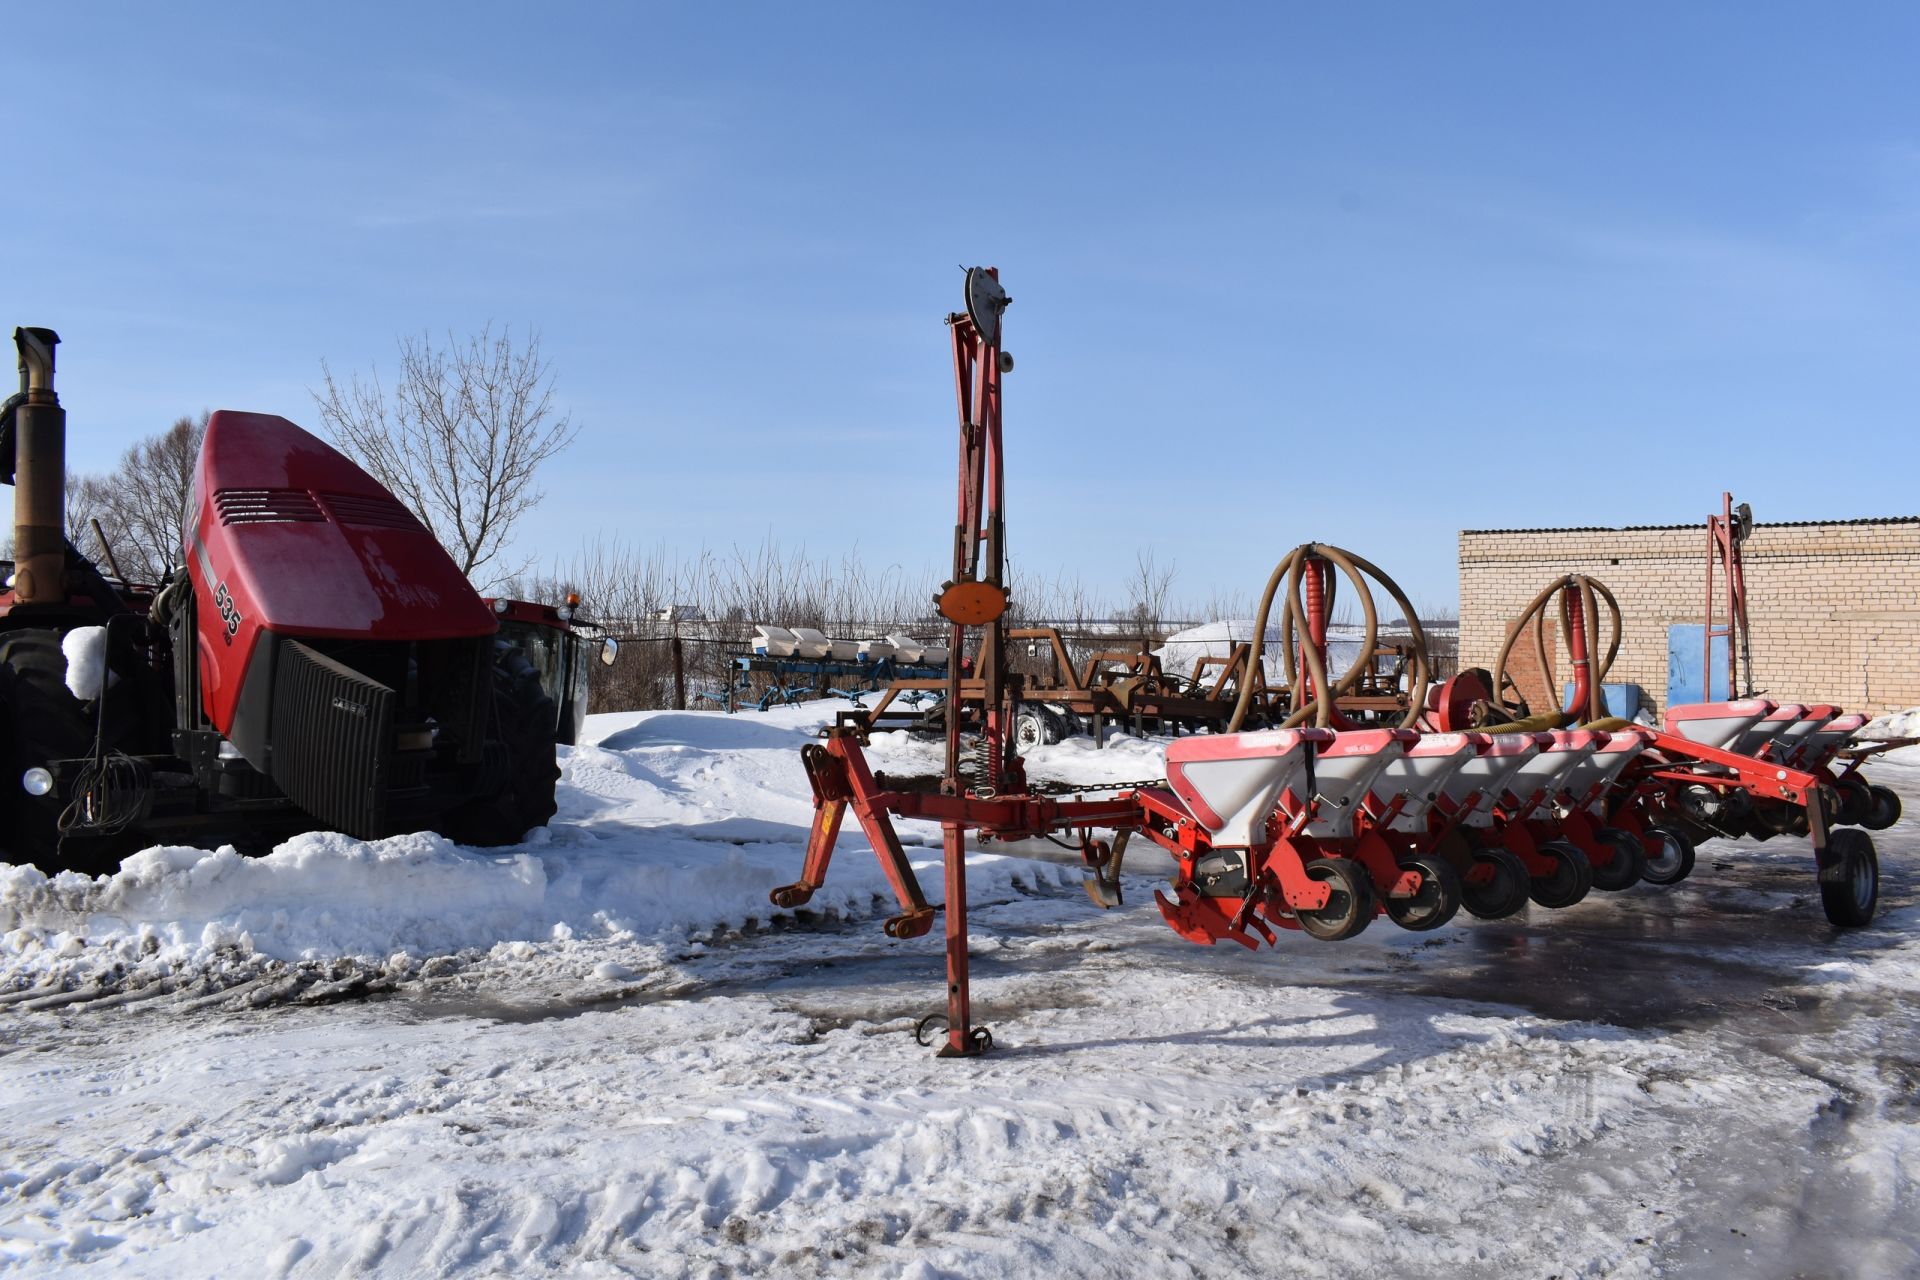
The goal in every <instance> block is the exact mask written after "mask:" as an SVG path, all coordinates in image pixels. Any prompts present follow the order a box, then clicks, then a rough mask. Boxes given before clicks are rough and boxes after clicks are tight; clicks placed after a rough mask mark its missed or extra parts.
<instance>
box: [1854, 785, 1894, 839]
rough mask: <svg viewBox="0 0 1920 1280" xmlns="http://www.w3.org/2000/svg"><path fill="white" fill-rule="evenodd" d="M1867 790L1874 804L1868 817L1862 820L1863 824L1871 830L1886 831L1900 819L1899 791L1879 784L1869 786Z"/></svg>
mask: <svg viewBox="0 0 1920 1280" xmlns="http://www.w3.org/2000/svg"><path fill="white" fill-rule="evenodd" d="M1867 791H1868V794H1869V795H1871V796H1872V797H1873V805H1872V807H1871V808H1870V809H1869V810H1868V812H1867V816H1866V819H1865V820H1864V821H1863V822H1861V824H1860V825H1861V826H1863V827H1865V828H1866V829H1867V830H1869V831H1885V830H1886V829H1887V828H1888V827H1890V826H1892V825H1893V824H1894V823H1896V822H1898V821H1900V793H1899V792H1897V791H1895V790H1894V789H1893V788H1892V787H1883V786H1880V785H1878V784H1875V785H1874V786H1872V787H1869V788H1867Z"/></svg>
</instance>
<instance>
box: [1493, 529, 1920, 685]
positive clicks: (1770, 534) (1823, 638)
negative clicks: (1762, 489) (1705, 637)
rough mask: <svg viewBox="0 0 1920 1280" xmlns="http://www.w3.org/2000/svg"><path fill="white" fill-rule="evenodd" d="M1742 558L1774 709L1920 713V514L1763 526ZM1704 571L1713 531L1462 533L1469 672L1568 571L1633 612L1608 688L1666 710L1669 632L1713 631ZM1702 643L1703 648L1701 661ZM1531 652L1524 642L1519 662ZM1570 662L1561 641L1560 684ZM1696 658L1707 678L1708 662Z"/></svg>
mask: <svg viewBox="0 0 1920 1280" xmlns="http://www.w3.org/2000/svg"><path fill="white" fill-rule="evenodd" d="M1744 559H1745V564H1746V583H1747V599H1748V614H1749V616H1750V618H1751V619H1752V625H1753V677H1754V685H1755V687H1756V688H1757V689H1759V690H1761V691H1762V692H1764V693H1765V694H1766V696H1768V697H1771V698H1773V699H1774V700H1775V701H1793V702H1834V703H1838V704H1840V705H1841V706H1844V707H1846V708H1847V709H1848V710H1851V711H1867V712H1870V713H1878V712H1882V711H1888V710H1894V709H1899V708H1905V707H1911V706H1916V705H1920V516H1897V517H1893V518H1889V519H1880V520H1836V521H1822V522H1806V523H1793V524H1757V525H1755V526H1754V529H1753V534H1752V536H1751V537H1749V538H1748V539H1747V542H1746V544H1745V547H1744ZM1706 572H1707V534H1706V526H1705V522H1704V521H1703V522H1701V523H1699V524H1689V525H1662V526H1651V527H1636V528H1626V529H1469V530H1466V531H1464V532H1462V533H1461V535H1460V665H1461V666H1463V667H1470V666H1483V667H1488V668H1491V667H1492V666H1493V662H1494V659H1495V658H1496V657H1498V656H1499V652H1500V646H1501V644H1502V643H1503V642H1504V641H1505V639H1506V636H1507V633H1508V630H1509V629H1510V628H1511V626H1512V623H1513V619H1515V618H1516V617H1518V615H1519V614H1520V611H1521V610H1523V609H1525V608H1526V607H1527V605H1528V603H1529V602H1530V601H1531V600H1532V599H1533V597H1534V596H1535V595H1536V594H1538V593H1539V591H1540V590H1541V589H1542V588H1543V587H1545V586H1546V585H1547V584H1548V583H1550V582H1552V581H1553V580H1554V579H1555V578H1556V577H1558V576H1560V575H1563V574H1568V573H1584V574H1587V575H1589V576H1590V577H1593V578H1596V579H1598V580H1599V581H1601V582H1603V583H1605V584H1606V585H1607V586H1608V587H1609V588H1611V589H1612V591H1613V593H1614V595H1615V597H1617V598H1618V600H1619V601H1620V609H1621V613H1622V614H1623V616H1624V632H1625V634H1624V636H1623V637H1622V641H1621V647H1620V656H1619V658H1618V659H1617V660H1616V661H1615V663H1614V667H1613V671H1612V673H1611V674H1610V675H1609V676H1608V679H1609V681H1610V682H1626V683H1631V684H1637V685H1639V686H1640V687H1641V689H1642V691H1643V696H1644V697H1645V699H1646V701H1647V703H1648V704H1650V705H1651V707H1652V708H1653V709H1654V710H1655V711H1659V710H1662V709H1664V707H1665V704H1666V699H1667V689H1668V675H1669V673H1668V646H1669V640H1670V630H1669V629H1670V628H1671V627H1673V626H1674V625H1675V624H1692V625H1694V626H1696V627H1697V626H1698V625H1699V624H1700V623H1701V622H1702V621H1703V617H1702V614H1703V610H1704V608H1705V604H1706ZM1724 600H1725V595H1724V590H1719V591H1716V605H1715V607H1716V610H1717V611H1719V612H1721V613H1724ZM1602 616H1603V619H1604V617H1605V608H1604V606H1602ZM1721 621H1724V619H1723V618H1722V619H1721ZM1602 643H1603V644H1604V636H1603V641H1602ZM1675 643H1676V647H1677V648H1679V649H1680V650H1682V651H1686V649H1685V645H1684V643H1682V642H1680V641H1678V640H1676V641H1675ZM1699 643H1700V641H1699V640H1698V638H1697V637H1696V638H1695V639H1693V641H1692V644H1693V646H1695V647H1694V648H1693V649H1692V650H1691V653H1693V654H1697V653H1698V648H1697V646H1698V645H1699ZM1530 647H1531V646H1530V645H1529V644H1528V642H1526V641H1524V640H1523V641H1521V642H1520V643H1519V644H1516V645H1515V654H1516V657H1517V656H1518V655H1520V654H1521V651H1522V650H1523V649H1528V648H1530ZM1565 652H1566V650H1565V645H1564V643H1562V644H1560V645H1559V649H1558V653H1559V656H1558V657H1557V658H1556V660H1555V667H1556V672H1555V673H1554V678H1555V679H1556V680H1558V681H1559V682H1561V683H1564V682H1565V680H1566V679H1567V678H1568V677H1567V673H1568V671H1569V670H1570V668H1569V667H1568V666H1567V660H1566V657H1565ZM1691 662H1692V663H1693V664H1694V666H1695V667H1696V668H1697V666H1698V664H1699V662H1700V658H1699V657H1698V656H1693V657H1691ZM1515 665H1516V661H1515V660H1514V659H1510V660H1509V666H1510V667H1513V666H1515ZM1525 665H1526V666H1527V667H1528V668H1532V667H1537V665H1538V663H1537V662H1527V663H1526V664H1525ZM1717 671H1718V673H1719V674H1717V675H1716V677H1715V684H1716V692H1717V693H1721V694H1722V695H1723V696H1724V681H1725V674H1724V673H1725V667H1724V665H1719V666H1717ZM1517 678H1519V679H1521V683H1522V688H1523V689H1528V686H1529V685H1532V686H1535V687H1536V688H1537V687H1538V686H1539V684H1540V683H1542V682H1539V681H1538V680H1537V677H1536V676H1534V674H1533V672H1532V671H1531V670H1530V669H1529V670H1528V671H1527V672H1526V673H1524V675H1522V676H1519V677H1517ZM1529 695H1530V698H1531V696H1532V691H1531V690H1529ZM1534 705H1535V706H1536V708H1537V707H1538V706H1539V705H1540V704H1539V703H1538V702H1536V703H1535V704H1534Z"/></svg>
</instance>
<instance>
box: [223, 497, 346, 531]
mask: <svg viewBox="0 0 1920 1280" xmlns="http://www.w3.org/2000/svg"><path fill="white" fill-rule="evenodd" d="M213 509H214V510H215V511H217V512H218V513H219V514H220V523H221V524H223V525H224V524H317V523H319V522H321V521H324V520H325V519H326V518H327V517H326V516H325V515H323V514H322V513H321V511H320V506H319V504H318V503H316V502H315V501H314V500H313V495H312V494H310V493H308V492H307V491H306V490H305V489H221V490H218V491H217V492H215V493H214V495H213Z"/></svg>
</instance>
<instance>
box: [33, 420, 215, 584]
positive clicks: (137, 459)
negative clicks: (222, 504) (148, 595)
mask: <svg viewBox="0 0 1920 1280" xmlns="http://www.w3.org/2000/svg"><path fill="white" fill-rule="evenodd" d="M207 418H208V414H207V413H206V412H205V411H202V412H201V414H200V416H199V417H197V418H194V417H181V418H176V419H174V423H173V425H172V426H170V427H168V428H167V429H166V430H165V431H161V432H157V433H155V434H154V435H151V436H148V437H147V438H146V439H144V440H141V441H139V442H138V443H137V444H135V445H133V446H132V447H131V448H129V449H128V450H127V451H126V452H125V453H124V454H122V455H121V456H120V463H119V465H118V466H116V467H115V468H114V469H113V470H112V471H110V472H108V473H107V474H106V475H104V476H91V475H82V474H78V473H75V474H71V475H69V476H68V477H67V539H68V541H70V542H72V543H73V545H74V546H76V547H78V548H80V550H81V551H82V552H84V553H86V554H87V555H88V556H89V557H91V558H93V559H96V560H100V559H106V560H108V561H110V562H111V563H112V564H115V565H117V566H118V567H119V570H120V572H122V573H124V574H125V575H126V576H127V577H128V579H130V580H131V581H134V582H146V583H153V584H159V583H161V582H164V581H166V580H167V578H168V577H170V576H171V575H172V574H173V572H174V570H176V569H178V568H180V566H181V565H182V564H184V563H185V557H186V553H185V551H184V549H183V548H184V544H185V541H186V533H185V530H186V525H187V519H188V517H189V516H190V515H191V512H189V511H188V509H187V504H188V501H189V499H190V497H191V495H192V490H193V469H194V465H195V463H196V462H197V461H198V459H199V457H200V442H201V441H202V440H203V439H204V438H205V437H206V434H207ZM96 520H97V521H99V522H100V529H101V532H102V534H104V536H105V539H106V544H107V545H106V547H105V548H103V547H102V546H101V545H100V539H99V538H98V537H96V536H95V535H94V531H93V522H94V521H96ZM103 552H106V553H107V554H106V555H104V556H103Z"/></svg>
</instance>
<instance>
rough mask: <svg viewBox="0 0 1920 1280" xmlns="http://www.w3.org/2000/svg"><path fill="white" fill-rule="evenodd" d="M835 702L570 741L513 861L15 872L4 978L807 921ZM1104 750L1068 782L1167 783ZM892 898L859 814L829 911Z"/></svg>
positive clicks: (332, 859)
mask: <svg viewBox="0 0 1920 1280" xmlns="http://www.w3.org/2000/svg"><path fill="white" fill-rule="evenodd" d="M830 711H831V708H827V709H826V710H821V709H818V708H806V707H794V708H784V709H782V710H781V711H779V712H774V713H769V714H768V715H765V716H761V715H757V714H755V715H741V716H734V717H728V716H725V715H723V714H721V713H718V712H694V713H686V712H681V713H673V712H663V713H657V714H654V715H651V716H627V717H621V718H619V719H617V720H615V721H614V722H613V723H612V724H600V725H598V726H596V727H597V728H599V729H600V730H601V731H602V732H606V731H607V730H609V729H611V730H612V732H611V733H610V734H609V735H608V736H607V737H606V738H605V739H604V740H603V742H602V743H601V744H600V745H587V746H581V747H579V748H576V749H573V750H571V751H568V750H566V749H564V748H563V749H562V766H563V767H562V781H561V784H560V792H559V802H560V813H559V816H558V817H557V818H556V819H555V821H554V824H553V825H552V826H551V827H549V828H547V829H544V830H541V831H536V832H534V833H532V836H531V838H530V839H529V840H528V841H527V843H525V844H523V845H519V846H514V847H512V848H506V849H472V848H465V847H462V846H460V845H456V844H454V843H452V842H451V841H448V840H447V839H445V838H444V837H441V836H437V835H433V834H430V833H419V834H412V835H402V836H394V837H392V838H389V839H386V840H375V841H364V840H355V839H352V838H351V837H348V836H343V835H339V834H337V833H332V832H314V833H309V834H306V835H302V836H297V837H295V838H294V839H291V840H288V841H287V842H285V843H284V844H282V845H281V846H280V847H279V848H277V849H275V850H274V851H273V852H272V853H271V854H269V855H267V856H266V857H262V858H248V857H243V856H241V855H240V854H238V853H235V852H234V851H233V850H232V849H231V848H225V849H220V850H218V851H208V850H204V849H193V848H186V847H159V848H152V849H147V850H145V851H143V852H141V853H138V854H135V855H134V856H132V857H130V858H128V859H127V860H126V861H125V863H124V864H123V865H122V866H121V869H120V871H119V872H118V873H117V874H115V875H112V876H101V877H98V878H89V877H86V876H82V875H77V874H74V873H72V872H67V873H63V874H61V875H58V876H55V877H52V878H49V877H47V876H45V875H43V874H42V873H41V872H39V871H38V870H36V869H34V868H32V867H27V866H18V867H16V866H6V865H4V864H0V986H13V987H19V986H38V985H44V984H46V983H49V982H53V981H56V980H58V981H65V982H73V981H84V980H96V979H101V978H103V977H105V976H107V975H110V974H119V975H121V976H125V975H127V974H128V973H132V974H134V975H136V976H140V975H145V974H152V973H168V974H179V973H181V972H193V971H198V970H205V969H212V968H215V967H220V966H225V967H228V968H231V967H232V966H233V965H234V963H235V962H236V959H245V958H249V957H250V958H252V959H254V960H256V961H259V962H267V961H279V962H283V963H288V964H291V963H295V962H302V961H308V962H310V961H322V960H328V959H333V958H339V957H373V958H390V957H393V956H395V955H400V956H411V957H421V956H436V955H447V954H453V953H457V952H460V951H463V950H470V949H475V948H478V949H482V950H484V949H487V948H491V947H493V946H494V945H495V944H498V943H503V942H504V943H524V944H527V945H528V946H529V947H533V946H538V945H542V944H546V943H550V942H552V941H554V940H556V939H557V940H562V941H564V940H567V939H572V938H574V937H581V938H589V937H601V938H612V939H616V940H629V939H638V938H662V937H679V938H685V937H687V936H689V935H693V934H698V933H706V932H710V931H712V930H715V929H724V928H736V927H741V926H746V925H750V924H752V923H755V922H763V921H766V920H769V919H770V918H771V917H773V916H776V915H786V914H791V913H789V912H782V911H777V910H776V909H775V908H774V907H772V906H771V904H769V902H768V901H767V894H768V892H769V891H770V890H772V889H773V888H775V887H777V886H779V885H782V884H788V883H791V882H792V881H793V880H795V879H796V878H797V877H798V875H799V872H800V866H801V861H802V855H803V851H804V847H805V841H806V835H807V831H808V828H809V826H810V825H811V822H812V817H813V802H812V793H811V791H810V790H809V789H808V786H807V782H806V777H805V774H804V772H803V770H802V769H801V766H800V756H799V747H800V745H801V744H802V743H804V742H806V741H807V740H809V738H810V737H811V733H812V730H813V729H814V728H816V727H817V725H818V723H819V722H820V721H821V720H822V719H823V718H824V716H825V715H827V714H830ZM1091 746H1092V744H1091V743H1090V742H1089V743H1087V744H1086V747H1087V748H1088V750H1087V751H1085V752H1082V751H1080V750H1078V749H1077V748H1076V747H1075V746H1074V744H1062V746H1061V747H1057V748H1050V749H1049V750H1050V751H1051V752H1053V753H1054V754H1055V755H1056V756H1057V757H1058V759H1059V761H1060V762H1061V764H1055V765H1053V772H1054V773H1055V775H1057V774H1058V773H1059V772H1060V768H1061V765H1062V764H1064V766H1065V767H1066V768H1067V769H1068V770H1069V771H1071V768H1072V766H1073V765H1074V764H1075V763H1076V762H1077V761H1078V760H1079V758H1080V757H1081V756H1082V755H1085V756H1087V757H1088V758H1089V759H1091V760H1093V763H1092V764H1091V765H1082V766H1081V768H1082V771H1083V772H1087V773H1089V774H1090V775H1092V776H1090V777H1088V778H1087V779H1086V780H1088V781H1091V782H1104V781H1109V780H1117V779H1110V778H1109V776H1107V775H1108V774H1111V773H1113V772H1116V771H1117V772H1119V773H1121V774H1124V775H1125V777H1126V778H1133V777H1144V776H1148V775H1152V776H1157V770H1158V768H1159V764H1158V752H1157V749H1155V748H1153V747H1152V746H1151V745H1150V744H1146V743H1142V742H1140V741H1139V740H1137V739H1123V740H1122V741H1121V742H1120V743H1119V744H1116V746H1115V747H1113V748H1110V749H1109V750H1108V751H1107V752H1101V753H1094V752H1092V751H1091ZM872 758H873V760H874V762H875V766H876V767H877V768H883V769H890V770H894V771H896V772H915V771H937V770H938V768H939V748H938V744H929V743H924V742H919V741H915V740H912V739H909V738H907V737H906V735H904V734H890V735H881V738H880V740H879V741H877V743H876V746H875V749H874V751H873V753H872ZM1102 769H1104V770H1105V771H1106V772H1105V773H1103V772H1102ZM1036 771H1037V772H1039V773H1042V774H1044V773H1046V770H1045V769H1041V768H1038V767H1036ZM1143 771H1144V772H1143ZM901 826H902V831H901V834H902V838H903V842H904V843H906V844H907V845H908V846H909V848H910V850H913V848H914V846H921V847H922V848H921V849H920V850H918V851H917V853H918V856H915V857H914V859H913V862H914V866H915V868H916V870H917V871H918V872H919V873H920V877H921V883H922V886H923V888H924V890H925V892H926V895H927V899H928V900H929V901H930V902H939V901H940V900H941V895H942V890H941V876H940V874H939V855H938V853H937V848H938V843H939V838H938V828H937V827H936V826H934V825H933V824H930V823H903V824H901ZM969 867H970V870H969V875H970V881H971V889H972V892H973V894H975V895H978V896H980V897H983V898H988V899H991V898H993V897H996V896H999V897H1005V896H1006V895H1008V894H1011V893H1014V892H1016V891H1018V890H1022V889H1032V888H1039V887H1046V886H1057V885H1062V884H1067V883H1069V882H1070V880H1071V879H1072V878H1074V876H1075V873H1074V872H1073V871H1071V870H1070V869H1067V868H1062V867H1058V866H1055V865H1053V864H1049V863H1036V862H1030V861H1028V860H1026V859H1021V858H1012V857H1007V856H1004V855H998V854H990V853H982V854H978V855H976V856H975V857H973V858H971V859H970V860H969ZM892 902H893V899H892V896H891V893H890V891H889V889H888V886H887V883H886V880H885V878H884V876H883V875H882V873H881V871H880V868H879V864H878V862H877V861H876V860H875V859H874V857H873V855H872V853H871V852H870V851H869V848H868V846H867V843H866V840H865V839H864V837H863V836H862V835H861V834H860V832H859V829H858V827H857V826H856V825H855V824H853V823H851V822H849V823H848V824H847V826H846V829H845V831H844V832H843V834H842V836H841V840H840V845H839V849H838V852H837V854H836V857H835V860H834V867H833V874H832V876H831V878H830V879H829V880H828V882H827V884H826V886H825V887H824V888H823V889H821V890H820V891H819V892H818V893H816V894H815V895H814V898H813V901H812V902H810V903H809V904H808V909H809V910H811V911H816V912H824V913H828V914H841V915H866V914H868V913H870V912H872V911H873V910H875V909H876V908H877V907H878V908H880V909H884V910H889V911H890V910H892Z"/></svg>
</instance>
